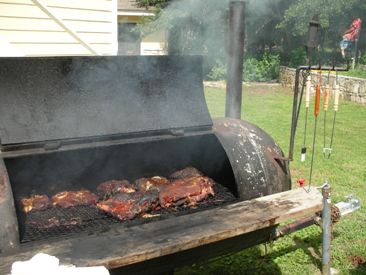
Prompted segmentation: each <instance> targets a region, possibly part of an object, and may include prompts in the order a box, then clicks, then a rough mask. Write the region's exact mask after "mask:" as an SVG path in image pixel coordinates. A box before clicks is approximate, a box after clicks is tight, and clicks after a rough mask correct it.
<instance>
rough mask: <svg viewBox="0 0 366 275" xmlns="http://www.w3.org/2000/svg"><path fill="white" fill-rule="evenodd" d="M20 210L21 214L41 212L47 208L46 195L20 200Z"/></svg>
mask: <svg viewBox="0 0 366 275" xmlns="http://www.w3.org/2000/svg"><path fill="white" fill-rule="evenodd" d="M20 204H21V209H22V211H23V212H25V213H28V212H30V211H37V210H43V209H46V208H48V207H49V205H50V200H49V198H48V196H47V195H32V196H30V197H29V198H22V199H21V200H20Z"/></svg>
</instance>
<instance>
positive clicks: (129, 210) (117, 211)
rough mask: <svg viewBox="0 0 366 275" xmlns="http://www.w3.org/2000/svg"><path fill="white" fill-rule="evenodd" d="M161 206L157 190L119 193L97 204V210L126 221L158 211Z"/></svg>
mask: <svg viewBox="0 0 366 275" xmlns="http://www.w3.org/2000/svg"><path fill="white" fill-rule="evenodd" d="M158 205H159V195H158V191H157V190H150V191H147V192H144V193H143V192H134V193H119V194H116V195H114V196H112V197H111V198H109V199H107V200H105V201H100V202H98V203H97V208H98V209H100V210H101V211H103V212H105V213H108V214H110V215H111V216H113V217H115V218H117V219H119V220H121V221H124V220H131V219H133V218H135V217H136V216H137V215H139V214H143V213H145V212H148V211H151V210H153V209H156V208H157V207H158Z"/></svg>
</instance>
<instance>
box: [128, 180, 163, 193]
mask: <svg viewBox="0 0 366 275" xmlns="http://www.w3.org/2000/svg"><path fill="white" fill-rule="evenodd" d="M167 183H169V180H168V179H166V178H164V177H158V176H155V177H152V178H141V179H138V180H136V181H135V186H136V188H137V189H138V190H139V191H141V192H146V191H149V190H153V189H155V190H159V189H160V187H162V186H164V185H165V184H167Z"/></svg>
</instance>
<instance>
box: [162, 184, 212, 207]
mask: <svg viewBox="0 0 366 275" xmlns="http://www.w3.org/2000/svg"><path fill="white" fill-rule="evenodd" d="M213 186H214V181H213V180H212V179H210V178H208V177H191V178H185V179H177V180H174V181H173V182H171V183H170V184H168V185H166V186H164V188H162V189H161V190H160V192H159V201H160V206H161V207H163V208H168V207H171V206H181V205H188V206H194V205H196V204H197V203H198V202H200V201H203V200H205V199H207V198H208V197H209V196H214V195H215V192H214V190H213Z"/></svg>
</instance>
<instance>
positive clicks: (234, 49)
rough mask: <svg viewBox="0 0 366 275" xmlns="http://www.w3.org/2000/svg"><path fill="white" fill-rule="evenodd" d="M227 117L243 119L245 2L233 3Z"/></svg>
mask: <svg viewBox="0 0 366 275" xmlns="http://www.w3.org/2000/svg"><path fill="white" fill-rule="evenodd" d="M229 14H230V15H229V45H228V69H227V88H226V111H225V116H226V117H231V118H240V117H241V98H242V90H243V88H242V86H243V83H242V82H243V60H244V37H245V2H242V1H240V2H239V1H231V2H230V11H229Z"/></svg>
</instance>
